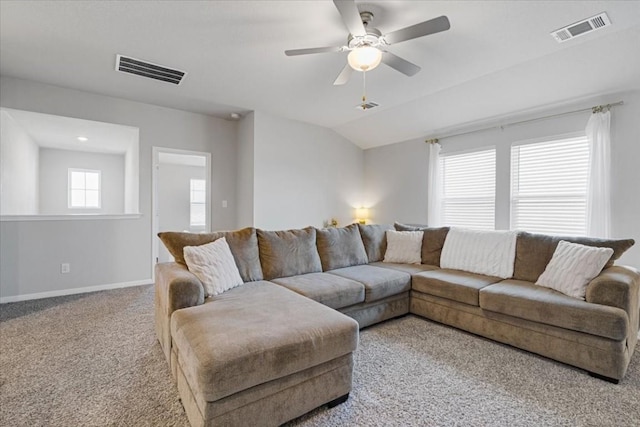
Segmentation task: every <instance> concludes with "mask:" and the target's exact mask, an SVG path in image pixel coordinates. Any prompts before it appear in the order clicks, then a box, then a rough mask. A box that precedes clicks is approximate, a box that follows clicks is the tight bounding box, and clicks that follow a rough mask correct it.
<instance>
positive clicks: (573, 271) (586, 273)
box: [536, 240, 613, 300]
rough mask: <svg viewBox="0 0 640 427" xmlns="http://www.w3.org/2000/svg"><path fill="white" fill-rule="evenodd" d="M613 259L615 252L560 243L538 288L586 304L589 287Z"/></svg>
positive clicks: (608, 249)
mask: <svg viewBox="0 0 640 427" xmlns="http://www.w3.org/2000/svg"><path fill="white" fill-rule="evenodd" d="M611 255H613V249H611V248H596V247H593V246H585V245H580V244H578V243H570V242H566V241H564V240H560V242H559V243H558V246H557V247H556V250H555V252H554V253H553V256H552V257H551V261H549V264H547V267H546V268H545V269H544V272H543V273H542V274H541V275H540V277H538V280H537V281H536V285H540V286H544V287H545V288H551V289H555V290H556V291H559V292H562V293H563V294H565V295H569V296H570V297H574V298H579V299H582V300H583V299H584V297H585V295H586V293H587V285H588V284H589V282H590V281H592V280H593V279H594V278H595V277H596V276H597V275H598V274H600V271H602V268H603V267H604V266H605V264H606V263H607V262H608V261H609V258H611Z"/></svg>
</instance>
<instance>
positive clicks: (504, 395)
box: [0, 286, 640, 427]
mask: <svg viewBox="0 0 640 427" xmlns="http://www.w3.org/2000/svg"><path fill="white" fill-rule="evenodd" d="M639 359H640V357H639V354H638V352H636V354H635V355H634V358H633V360H632V362H631V365H630V367H629V373H628V374H627V377H626V378H625V379H624V380H623V381H622V383H621V384H619V385H613V384H609V383H606V382H604V381H601V380H597V379H594V378H591V377H589V376H588V375H587V374H586V373H585V372H583V371H580V370H577V369H574V368H571V367H569V366H566V365H563V364H560V363H556V362H553V361H551V360H547V359H544V358H541V357H537V356H535V355H532V354H530V353H526V352H523V351H520V350H517V349H513V348H510V347H508V346H504V345H501V344H497V343H494V342H492V341H488V340H485V339H483V338H479V337H476V336H473V335H470V334H467V333H464V332H461V331H458V330H455V329H452V328H449V327H446V326H442V325H438V324H435V323H432V322H428V321H425V320H423V319H420V318H417V317H414V316H407V317H404V318H401V319H398V320H393V321H389V322H385V323H383V324H380V325H377V326H373V327H370V328H367V329H365V330H363V331H361V335H360V347H359V349H358V351H357V353H356V369H355V376H354V390H353V391H352V393H351V397H350V399H349V400H348V401H347V402H346V403H344V404H342V405H339V406H337V407H335V408H333V409H327V408H326V407H325V408H320V409H318V410H316V411H314V412H312V413H310V414H308V415H306V416H304V417H302V418H300V419H298V420H295V421H293V422H291V423H290V425H291V426H365V425H372V426H408V425H420V426H638V425H640V360H639ZM0 425H2V426H65V427H66V426H106V425H109V426H188V422H187V419H186V416H185V414H184V411H183V409H182V407H181V404H180V401H179V399H178V394H177V391H176V389H175V387H174V385H173V383H172V382H171V379H170V374H169V370H168V367H167V364H166V362H165V360H164V357H163V356H162V353H161V350H160V346H159V344H158V343H157V341H156V338H155V333H154V330H153V287H152V286H142V287H137V288H128V289H120V290H114V291H107V292H98V293H93V294H84V295H76V296H68V297H60V298H52V299H47V300H37V301H25V302H20V303H14V304H5V305H2V306H0Z"/></svg>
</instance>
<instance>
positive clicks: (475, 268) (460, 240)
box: [440, 227, 518, 279]
mask: <svg viewBox="0 0 640 427" xmlns="http://www.w3.org/2000/svg"><path fill="white" fill-rule="evenodd" d="M517 239H518V232H517V231H508V230H470V229H466V228H458V227H451V229H450V230H449V232H448V233H447V238H446V239H445V241H444V246H443V247H442V253H441V255H440V267H441V268H451V269H454V270H462V271H468V272H471V273H476V274H485V275H487V276H495V277H500V278H502V279H508V278H510V277H511V276H512V275H513V265H514V261H515V258H516V241H517Z"/></svg>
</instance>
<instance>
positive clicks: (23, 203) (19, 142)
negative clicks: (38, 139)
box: [0, 111, 39, 215]
mask: <svg viewBox="0 0 640 427" xmlns="http://www.w3.org/2000/svg"><path fill="white" fill-rule="evenodd" d="M0 141H1V142H0V171H1V175H0V214H1V215H35V214H37V213H38V209H39V206H38V193H39V189H38V164H39V152H38V144H36V143H35V141H34V140H33V139H32V138H31V137H30V136H29V134H28V133H27V132H26V131H25V130H24V129H23V128H22V127H21V126H20V125H19V124H18V123H16V122H15V120H13V118H12V117H11V116H10V115H9V114H8V113H7V112H6V111H2V112H0ZM9 184H10V185H9Z"/></svg>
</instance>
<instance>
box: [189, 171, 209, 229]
mask: <svg viewBox="0 0 640 427" xmlns="http://www.w3.org/2000/svg"><path fill="white" fill-rule="evenodd" d="M206 190H207V183H206V181H205V180H204V179H192V180H191V197H190V200H191V208H190V212H191V216H190V224H191V226H192V227H204V226H206V225H207V221H206V216H207V204H206V202H207V191H206Z"/></svg>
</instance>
